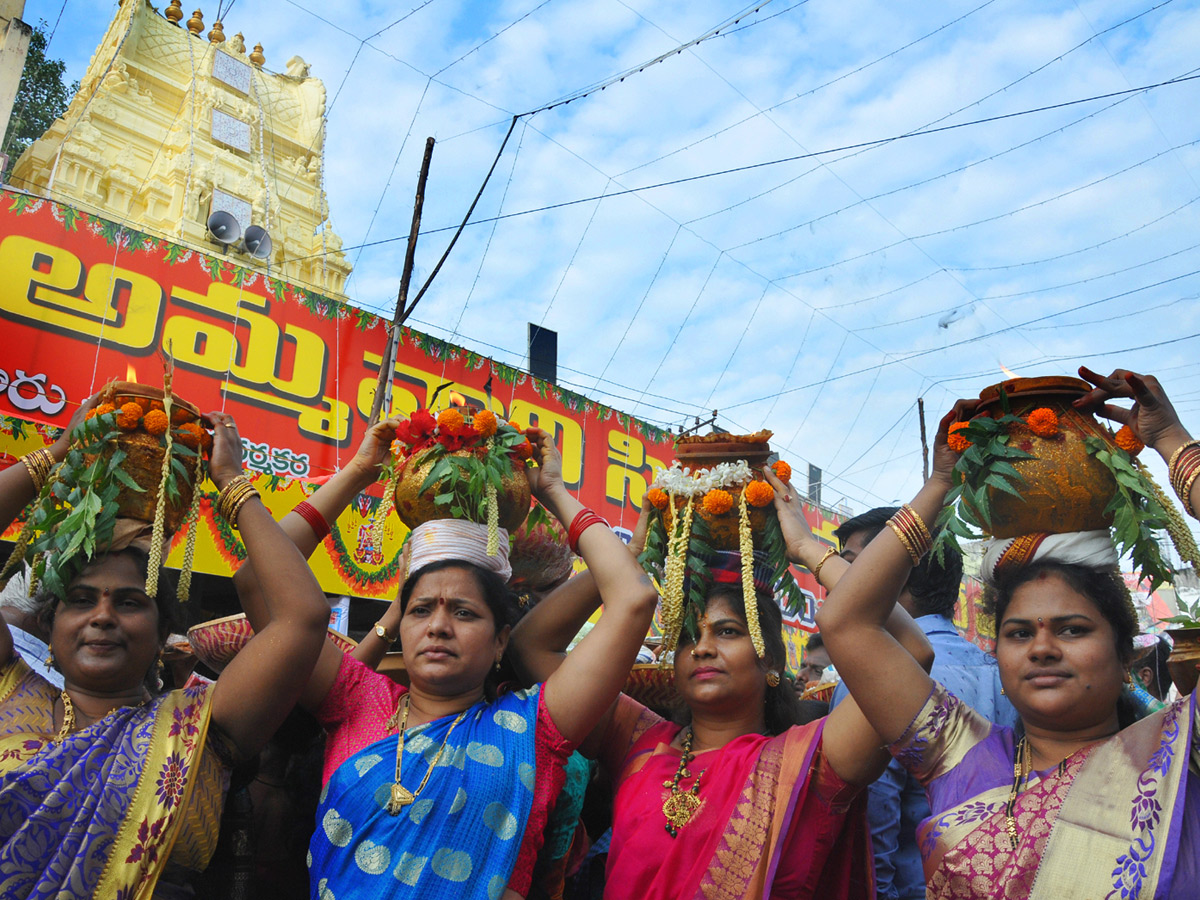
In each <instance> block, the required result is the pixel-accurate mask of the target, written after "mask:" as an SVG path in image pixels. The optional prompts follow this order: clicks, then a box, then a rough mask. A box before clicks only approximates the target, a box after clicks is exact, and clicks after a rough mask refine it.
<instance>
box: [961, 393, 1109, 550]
mask: <svg viewBox="0 0 1200 900" xmlns="http://www.w3.org/2000/svg"><path fill="white" fill-rule="evenodd" d="M1001 389H1003V390H1004V392H1005V394H1007V396H1008V404H1009V409H1010V411H1011V412H1012V413H1013V415H1016V416H1022V417H1025V416H1028V415H1029V413H1031V412H1032V411H1033V410H1035V409H1040V408H1043V407H1044V408H1047V409H1050V410H1051V411H1053V412H1054V413H1055V415H1057V416H1058V433H1057V434H1056V435H1054V436H1053V437H1041V436H1039V435H1037V434H1034V433H1033V431H1031V430H1030V429H1029V428H1028V427H1027V426H1024V425H1015V426H1011V428H1010V431H1009V435H1010V437H1009V446H1011V447H1018V448H1020V449H1021V450H1024V451H1025V452H1027V453H1031V454H1032V455H1033V458H1032V459H1021V460H1012V464H1013V467H1014V468H1015V469H1016V470H1017V472H1018V473H1020V475H1021V477H1022V478H1023V479H1024V483H1019V484H1015V485H1014V487H1015V488H1016V489H1017V490H1018V491H1019V492H1020V494H1021V496H1020V497H1014V496H1013V495H1012V494H1009V493H1007V492H1005V491H999V490H996V489H994V488H988V504H989V505H990V507H991V523H990V524H991V527H990V528H989V529H987V530H988V533H989V534H991V535H992V536H993V537H997V538H1011V537H1018V536H1020V535H1023V534H1034V533H1038V532H1048V533H1051V534H1063V533H1066V532H1069V531H1095V530H1097V529H1102V528H1107V527H1109V526H1110V525H1111V524H1112V516H1111V515H1107V514H1105V512H1104V510H1105V508H1106V507H1107V506H1108V503H1109V501H1110V500H1111V499H1112V497H1113V494H1114V493H1116V482H1114V481H1113V477H1112V475H1111V473H1110V472H1109V471H1108V468H1107V467H1106V466H1105V465H1104V464H1103V463H1101V462H1099V461H1098V460H1097V459H1095V458H1094V457H1093V456H1092V455H1091V454H1090V453H1088V451H1087V447H1086V445H1085V444H1084V439H1085V438H1087V437H1099V438H1102V439H1103V440H1105V441H1107V442H1109V443H1111V441H1112V438H1111V436H1110V435H1109V433H1108V431H1107V429H1105V428H1104V427H1102V426H1101V425H1100V424H1099V423H1098V422H1097V421H1096V420H1095V418H1094V417H1093V416H1092V415H1091V414H1090V413H1082V412H1080V411H1079V410H1077V409H1076V408H1075V407H1074V406H1072V405H1071V402H1072V401H1073V400H1076V399H1078V398H1079V397H1082V396H1083V395H1084V394H1086V393H1087V392H1088V391H1090V390H1091V385H1090V384H1088V383H1087V382H1086V381H1081V380H1080V379H1078V378H1061V377H1048V378H1012V379H1009V380H1008V381H1005V382H1002V383H1000V384H997V385H992V386H991V387H989V388H985V389H984V390H983V391H982V392H981V393H980V395H979V399H980V400H981V401H982V403H981V405H980V407H979V412H981V413H984V414H985V415H989V416H991V417H992V418H994V419H998V418H1000V417H1001V416H1003V415H1004V409H1003V407H1002V405H1001V403H1000V390H1001Z"/></svg>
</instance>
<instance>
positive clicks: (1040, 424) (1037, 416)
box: [1025, 406, 1058, 438]
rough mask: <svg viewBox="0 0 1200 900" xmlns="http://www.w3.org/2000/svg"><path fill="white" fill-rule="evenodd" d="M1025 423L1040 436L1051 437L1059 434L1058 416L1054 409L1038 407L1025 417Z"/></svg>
mask: <svg viewBox="0 0 1200 900" xmlns="http://www.w3.org/2000/svg"><path fill="white" fill-rule="evenodd" d="M1025 424H1026V425H1028V426H1029V430H1030V431H1032V432H1033V433H1034V434H1036V435H1037V436H1038V437H1044V438H1051V437H1054V436H1055V435H1056V434H1058V416H1057V415H1055V413H1054V410H1052V409H1047V408H1046V407H1044V406H1041V407H1038V408H1037V409H1035V410H1034V411H1033V412H1031V413H1030V414H1029V415H1028V416H1026V417H1025Z"/></svg>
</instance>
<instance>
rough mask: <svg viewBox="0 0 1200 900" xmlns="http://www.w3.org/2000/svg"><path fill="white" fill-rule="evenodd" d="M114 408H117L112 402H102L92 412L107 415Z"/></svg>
mask: <svg viewBox="0 0 1200 900" xmlns="http://www.w3.org/2000/svg"><path fill="white" fill-rule="evenodd" d="M114 409H116V407H115V406H113V405H112V404H111V403H101V404H100V405H99V406H97V407H96V408H95V409H93V410H92V412H94V413H95V414H96V415H98V416H107V415H108V414H109V413H110V412H112V411H113V410H114Z"/></svg>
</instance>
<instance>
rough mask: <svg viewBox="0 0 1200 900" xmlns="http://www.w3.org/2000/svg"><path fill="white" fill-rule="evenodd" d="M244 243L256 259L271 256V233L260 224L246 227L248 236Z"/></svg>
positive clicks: (247, 250) (248, 251)
mask: <svg viewBox="0 0 1200 900" xmlns="http://www.w3.org/2000/svg"><path fill="white" fill-rule="evenodd" d="M242 244H243V245H244V246H245V248H246V252H247V253H249V254H250V255H251V256H252V257H254V258H255V259H268V258H270V256H271V235H270V234H268V233H267V229H265V228H263V227H261V226H259V225H251V226H250V227H249V228H247V229H246V237H245V239H244V240H243V241H242Z"/></svg>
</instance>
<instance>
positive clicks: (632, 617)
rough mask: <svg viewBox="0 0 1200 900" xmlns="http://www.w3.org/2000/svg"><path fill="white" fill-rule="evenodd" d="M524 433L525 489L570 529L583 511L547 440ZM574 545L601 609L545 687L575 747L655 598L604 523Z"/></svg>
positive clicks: (608, 693) (642, 631)
mask: <svg viewBox="0 0 1200 900" xmlns="http://www.w3.org/2000/svg"><path fill="white" fill-rule="evenodd" d="M529 435H530V437H531V439H536V442H535V452H536V454H537V458H538V463H539V467H538V468H537V469H533V470H529V475H530V479H529V481H530V487H531V488H532V489H533V492H534V496H536V497H537V499H538V500H539V501H540V502H541V504H542V505H543V506H544V507H546V509H548V510H550V512H551V513H553V514H554V516H555V517H556V518H557V519H558V520H559V521H560V522H562V523H563V524H564V525H567V526H568V527H569V526H570V525H571V523H572V522H574V520H575V517H576V516H577V515H579V514H580V513H581V512H583V511H584V510H583V505H582V504H581V503H580V502H579V501H578V500H576V499H575V498H574V497H572V496H571V495H570V493H568V491H567V489H566V487H565V486H564V485H563V481H562V458H561V457H560V456H559V454H558V451H557V450H556V449H555V448H554V441H553V439H552V438H551V437H550V435H548V434H547V433H546V432H544V431H542V430H540V429H530V431H529ZM577 547H578V552H579V555H580V556H582V557H583V560H584V562H586V563H587V567H588V571H589V572H590V573H591V577H592V578H594V579H595V585H596V590H597V591H598V592H599V594H600V598H601V600H602V601H603V602H604V612H603V613H602V614H601V616H600V621H599V622H598V623H597V624H596V627H595V628H593V629H592V630H591V631H590V632H589V633H588V635H587V637H585V638H584V639H583V640H582V641H581V642H580V644H579V646H578V647H576V648H575V649H574V650H572V651H571V652H570V653H568V654H567V656H566V659H564V660H563V662H562V665H561V666H559V667H558V668H557V670H556V671H555V672H554V674H553V675H551V676H550V677H549V680H548V681H547V682H546V688H545V690H546V706H547V708H548V709H549V710H550V715H551V717H552V718H553V719H554V724H555V725H556V726H557V727H558V730H559V731H560V732H561V733H562V735H563V737H565V738H567V739H568V740H570V741H572V742H575V743H579V742H580V741H582V740H583V739H584V738H585V737H587V735H588V733H589V732H590V731H591V730H592V728H593V727H595V725H596V723H597V722H598V721H600V718H601V716H603V715H604V713H605V712H606V711H607V710H608V708H609V707H610V706H611V705H612V702H613V701H614V700H615V699H616V698H617V694H619V693H620V691H621V686H622V685H623V684H624V683H625V679H626V678H627V677H628V675H629V670H630V668H631V667H632V666H633V662H634V660H635V659H636V658H637V652H638V648H639V647H640V646H641V645H642V640H643V638H645V636H646V632H647V631H648V630H649V628H650V619H651V618H652V617H653V616H654V607H655V604H656V603H657V602H658V593H657V592H656V591H655V590H654V585H653V584H651V583H650V579H649V578H648V577H647V576H646V574H645V573H644V572H643V571H642V569H641V566H639V565H638V562H637V559H635V558H634V556H633V554H632V553H630V552H629V549H628V548H627V547H626V546H625V544H624V542H623V541H622V540H621V539H620V538H619V537H617V536H616V535H615V534H613V532H612V529H610V528H608V527H607V526H605V525H604V523H603V522H601V523H600V527H590V528H586V529H585V530H584V531H583V533H582V534H580V535H579V537H578V540H577ZM573 580H574V579H572V581H573ZM568 584H570V582H568ZM547 602H548V601H547ZM530 615H533V613H530Z"/></svg>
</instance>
